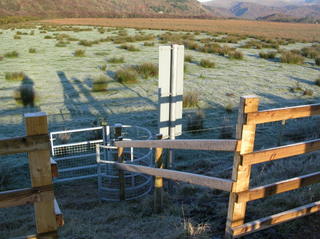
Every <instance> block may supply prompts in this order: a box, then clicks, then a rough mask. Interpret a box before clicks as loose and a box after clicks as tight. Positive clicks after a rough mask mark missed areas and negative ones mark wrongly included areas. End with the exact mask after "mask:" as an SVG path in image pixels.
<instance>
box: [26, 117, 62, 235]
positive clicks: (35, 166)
mask: <svg viewBox="0 0 320 239" xmlns="http://www.w3.org/2000/svg"><path fill="white" fill-rule="evenodd" d="M25 124H26V131H27V136H34V135H43V134H48V122H47V115H46V114H45V113H31V114H26V115H25ZM29 168H30V177H31V184H32V187H41V186H46V185H52V172H51V161H50V151H49V148H48V149H45V150H38V151H34V152H29ZM34 208H35V219H36V227H37V233H38V234H39V235H40V234H43V233H48V232H54V231H56V230H57V228H58V225H57V222H56V215H55V212H54V192H53V191H48V192H43V193H42V194H41V198H40V202H35V204H34ZM48 238H52V237H48Z"/></svg>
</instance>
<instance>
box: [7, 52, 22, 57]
mask: <svg viewBox="0 0 320 239" xmlns="http://www.w3.org/2000/svg"><path fill="white" fill-rule="evenodd" d="M18 56H19V53H18V52H16V51H10V52H7V53H6V54H4V57H7V58H17V57H18Z"/></svg>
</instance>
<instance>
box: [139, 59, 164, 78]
mask: <svg viewBox="0 0 320 239" xmlns="http://www.w3.org/2000/svg"><path fill="white" fill-rule="evenodd" d="M134 69H135V70H136V71H137V72H138V74H139V75H141V76H142V77H143V78H144V79H148V78H149V77H155V76H157V75H158V66H157V65H156V64H153V63H150V62H146V63H143V64H141V65H136V66H134Z"/></svg>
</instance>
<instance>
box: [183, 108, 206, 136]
mask: <svg viewBox="0 0 320 239" xmlns="http://www.w3.org/2000/svg"><path fill="white" fill-rule="evenodd" d="M204 118H205V114H204V112H203V111H202V110H198V111H197V112H193V113H191V114H189V115H187V130H188V131H191V132H192V133H197V132H201V130H203V126H204Z"/></svg>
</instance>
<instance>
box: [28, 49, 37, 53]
mask: <svg viewBox="0 0 320 239" xmlns="http://www.w3.org/2000/svg"><path fill="white" fill-rule="evenodd" d="M29 53H33V54H34V53H37V50H36V49H35V48H29Z"/></svg>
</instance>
